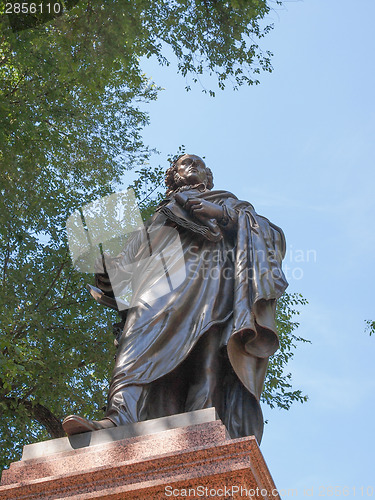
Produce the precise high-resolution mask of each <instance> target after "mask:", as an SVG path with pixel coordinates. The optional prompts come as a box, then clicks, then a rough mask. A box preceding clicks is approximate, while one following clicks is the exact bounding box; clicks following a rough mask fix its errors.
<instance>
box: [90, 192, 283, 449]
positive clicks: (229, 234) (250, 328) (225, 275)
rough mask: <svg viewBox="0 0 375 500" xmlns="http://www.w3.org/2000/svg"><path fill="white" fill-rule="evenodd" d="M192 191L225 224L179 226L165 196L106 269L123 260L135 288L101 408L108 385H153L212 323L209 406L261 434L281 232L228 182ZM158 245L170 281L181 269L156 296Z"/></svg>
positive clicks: (239, 427)
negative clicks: (215, 375) (216, 387)
mask: <svg viewBox="0 0 375 500" xmlns="http://www.w3.org/2000/svg"><path fill="white" fill-rule="evenodd" d="M194 196H195V197H200V198H202V199H204V200H207V201H210V202H212V203H217V204H219V205H221V206H223V207H224V208H225V212H226V213H227V214H228V217H229V224H228V227H225V226H224V227H221V228H220V232H221V235H220V238H216V239H217V241H211V240H209V239H208V238H207V237H205V236H203V235H201V234H198V233H196V232H194V231H192V230H190V229H189V224H188V223H187V224H185V227H181V225H178V224H177V223H176V221H175V220H174V221H171V220H170V218H168V217H167V216H166V215H165V211H164V213H163V207H165V205H166V203H167V202H168V201H170V200H166V202H165V203H162V204H161V206H160V207H159V209H158V210H157V212H156V213H155V215H154V216H153V217H152V219H151V221H150V222H149V223H148V224H147V231H146V233H147V234H146V233H145V232H140V233H139V234H138V235H136V236H135V237H134V238H133V239H132V241H131V242H130V244H129V245H128V247H127V248H126V249H125V250H124V252H123V253H122V255H121V256H120V258H118V259H117V268H115V269H114V271H112V279H113V278H114V276H115V275H116V273H117V274H118V275H120V272H121V269H122V270H123V269H124V268H126V264H128V263H129V262H133V264H134V263H135V266H136V269H137V272H136V273H133V274H132V276H127V275H126V273H125V274H124V273H123V278H120V280H121V279H123V280H124V281H126V280H128V281H129V280H130V281H131V282H132V288H133V297H132V303H131V307H130V309H129V310H128V312H127V318H126V323H125V327H124V330H123V333H122V335H121V336H120V339H119V345H118V351H117V356H116V362H115V367H114V370H113V375H112V381H111V385H110V391H109V397H108V411H107V415H108V416H109V418H110V417H111V411H112V410H111V401H113V400H114V398H115V396H116V394H118V393H119V392H121V391H122V392H123V393H124V391H125V394H126V389H127V388H129V389H131V388H132V387H133V388H134V387H138V388H146V389H148V390H149V391H150V390H151V391H152V384H153V383H154V382H155V381H158V380H162V378H163V377H164V376H166V375H167V374H171V373H172V374H173V372H174V370H175V369H176V368H177V367H178V366H180V365H181V363H183V362H184V360H186V359H188V357H189V355H190V354H191V352H192V351H193V349H194V347H195V346H196V345H197V343H198V342H199V339H201V338H202V336H204V335H205V334H206V332H208V331H210V329H211V328H212V327H214V326H215V327H216V328H217V332H218V333H217V335H220V343H221V346H222V351H223V358H222V362H223V370H224V378H223V385H222V405H221V407H220V408H217V411H218V413H219V416H220V418H221V419H222V421H223V422H224V424H225V425H226V427H227V429H228V431H229V433H230V435H231V436H232V437H240V436H245V435H249V434H254V435H255V436H256V437H257V439H258V441H259V442H260V439H261V436H262V431H263V417H262V412H261V409H260V405H259V400H260V396H261V391H262V387H263V383H264V378H265V374H266V370H267V363H268V357H269V356H270V355H272V354H273V353H274V352H275V351H276V350H277V349H278V346H279V340H278V335H277V331H276V325H275V308H276V300H277V299H278V298H279V297H280V296H281V295H282V293H283V292H284V290H285V288H286V287H287V282H286V280H285V276H284V274H283V272H282V269H281V262H282V259H283V257H284V254H285V239H284V235H283V232H282V230H281V229H280V228H278V227H277V226H275V225H274V224H272V223H271V222H269V221H268V220H267V219H266V218H264V217H262V216H260V215H258V214H257V213H256V212H255V210H254V208H253V207H252V205H250V204H249V203H247V202H244V201H240V200H238V199H237V198H236V197H235V196H234V195H233V194H231V193H229V192H227V191H209V190H204V191H203V192H198V191H197V192H195V193H194ZM172 198H173V195H172ZM171 227H174V228H176V229H175V230H177V231H178V235H179V239H180V242H181V247H180V248H181V249H182V253H183V259H181V255H180V253H181V252H177V251H176V250H175V248H176V247H175V246H174V245H173V242H172V239H173V232H171V231H169V230H167V229H168V228H171ZM145 234H146V236H147V237H145ZM150 241H151V242H152V250H151V254H150V244H149V243H150ZM160 254H162V255H163V258H164V261H165V263H166V265H167V270H168V274H169V280H170V282H172V283H173V282H174V281H176V280H174V278H176V277H178V276H180V277H181V269H182V268H181V266H184V273H185V274H186V276H185V278H184V279H183V280H182V282H181V283H180V284H179V285H178V286H177V287H175V288H174V287H173V286H172V287H171V288H170V290H169V291H168V293H165V294H164V295H162V296H158V294H154V295H153V292H152V291H153V290H157V289H158V281H160V280H161V279H162V278H163V279H164V280H165V276H163V277H161V276H160V273H158V272H154V270H153V260H154V259H156V258H158V256H159V257H160ZM155 269H156V267H155ZM179 273H180V274H179ZM117 279H119V278H118V277H117ZM98 285H99V286H100V279H99V282H98ZM102 285H103V283H102ZM102 288H103V289H104V288H105V287H104V286H102ZM159 295H160V294H159ZM138 394H140V393H139V392H138ZM124 397H125V407H126V408H127V411H128V412H129V414H130V413H132V414H133V415H132V416H131V417H129V421H132V420H133V421H139V420H142V419H144V414H143V415H142V411H143V410H142V404H143V403H142V404H141V401H140V400H139V401H138V400H137V398H138V396H137V397H136V398H135V400H134V393H133V395H132V393H131V391H129V398H128V399H129V401H128V402H127V401H126V399H127V396H126V395H125V396H124ZM131 399H132V400H131ZM156 416H160V415H154V414H153V410H152V408H148V409H147V418H155V417H156Z"/></svg>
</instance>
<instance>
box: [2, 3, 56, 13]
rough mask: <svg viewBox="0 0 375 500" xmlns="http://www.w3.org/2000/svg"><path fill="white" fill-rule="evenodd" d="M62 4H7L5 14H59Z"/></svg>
mask: <svg viewBox="0 0 375 500" xmlns="http://www.w3.org/2000/svg"><path fill="white" fill-rule="evenodd" d="M60 11H61V4H60V3H59V2H55V3H52V2H51V3H44V2H42V3H17V2H16V3H7V4H6V5H5V14H59V13H60Z"/></svg>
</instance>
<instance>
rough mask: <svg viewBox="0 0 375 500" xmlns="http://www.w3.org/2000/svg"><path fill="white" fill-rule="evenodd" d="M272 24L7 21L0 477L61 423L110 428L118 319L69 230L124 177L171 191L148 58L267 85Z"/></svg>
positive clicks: (189, 12)
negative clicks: (158, 157) (25, 25)
mask: <svg viewBox="0 0 375 500" xmlns="http://www.w3.org/2000/svg"><path fill="white" fill-rule="evenodd" d="M65 3H66V2H65ZM4 5H5V4H4V3H2V4H1V5H0V14H2V13H3V12H4ZM269 10H270V5H269V2H268V1H265V0H250V1H249V0H230V1H228V2H217V1H216V0H195V1H192V0H175V1H173V2H170V1H166V0H134V1H132V2H130V1H121V2H120V1H119V0H105V1H100V2H99V0H90V1H88V0H85V1H83V0H81V1H80V2H78V4H77V5H76V6H74V7H73V8H72V9H71V10H69V12H66V13H64V15H62V16H60V17H58V18H56V19H54V20H52V21H51V22H49V23H45V24H42V25H39V26H38V27H37V28H33V29H28V30H22V31H12V29H11V28H10V26H9V22H8V19H7V17H6V16H1V17H0V40H1V45H0V116H1V122H0V144H1V151H0V192H1V197H0V228H1V230H0V247H1V248H0V279H1V282H2V293H1V296H0V308H1V311H2V316H1V322H0V409H1V410H0V411H1V416H2V418H1V420H0V462H1V463H0V466H1V468H2V467H4V466H5V465H7V464H8V463H9V462H10V461H12V460H15V459H17V458H18V457H19V454H20V451H21V448H22V446H23V445H24V444H26V443H29V442H31V441H34V440H40V439H45V438H47V437H58V436H61V435H62V428H61V419H62V417H63V416H65V415H67V414H68V413H72V412H75V413H79V414H82V415H86V416H90V417H92V418H96V417H100V415H101V408H102V407H103V406H104V404H105V392H106V387H107V381H108V376H109V372H110V370H111V362H110V360H111V357H112V355H113V353H114V347H113V343H112V335H111V333H109V331H110V330H111V328H110V324H111V323H112V322H113V320H114V318H113V316H112V314H111V313H110V312H105V311H104V310H103V309H102V308H100V309H99V306H97V305H96V304H95V303H94V302H93V301H92V300H91V298H90V297H89V296H88V294H87V293H86V291H85V284H86V283H87V282H92V281H93V280H92V276H90V275H88V276H85V275H83V274H80V273H78V272H76V271H75V270H74V269H73V268H72V265H71V261H70V258H69V255H68V252H67V241H66V236H65V229H64V225H65V221H66V219H67V218H68V216H69V215H70V214H71V213H72V212H73V211H74V210H76V209H77V208H78V207H80V206H82V205H84V204H86V203H88V202H90V201H92V200H94V199H97V198H99V197H102V196H105V195H107V194H109V193H111V192H113V190H114V189H115V188H116V185H117V184H118V182H119V181H120V178H121V174H122V172H123V171H124V169H128V168H131V167H133V166H135V165H138V166H139V168H140V170H139V175H140V177H139V181H135V183H134V186H133V187H134V188H135V190H136V192H137V194H138V195H143V198H145V197H147V196H148V195H150V192H152V191H153V189H154V184H155V183H158V182H159V181H160V176H161V170H160V169H155V170H152V169H150V168H148V166H147V165H148V164H147V161H148V157H149V150H148V148H147V147H145V146H144V145H143V143H142V138H141V132H142V128H143V127H144V126H145V125H147V123H148V116H147V114H146V113H145V112H144V111H142V109H143V108H144V104H145V103H147V102H149V101H150V100H152V99H155V98H156V96H157V92H158V88H157V86H156V85H155V84H154V83H153V82H152V81H151V80H150V79H149V78H148V77H146V75H144V74H143V72H142V68H141V63H142V57H151V56H154V57H156V58H157V59H158V61H159V62H160V63H161V64H168V61H167V59H166V56H165V54H166V53H168V51H171V52H172V53H173V54H174V55H175V56H176V58H177V61H178V69H179V72H180V73H181V74H182V75H183V76H184V77H185V78H187V77H188V76H189V75H190V78H191V79H192V81H193V82H194V81H197V79H198V77H199V75H200V74H202V73H203V72H205V71H208V72H209V73H211V74H213V75H216V78H217V82H218V85H219V87H220V88H223V87H224V85H225V84H226V83H227V82H231V84H232V85H233V86H234V87H235V88H236V87H238V86H239V85H241V84H252V83H257V82H258V80H257V78H258V75H259V73H260V71H261V70H265V71H271V69H272V68H271V63H270V53H269V52H265V53H263V52H262V51H261V49H260V48H259V46H258V44H257V42H256V40H258V39H259V38H261V37H263V36H264V35H265V34H266V33H267V32H268V31H269V30H270V29H271V27H270V26H265V27H264V28H263V29H262V28H261V24H262V23H261V22H262V20H263V18H264V17H265V16H266V15H267V13H268V12H269ZM188 86H189V84H187V87H188ZM209 92H210V93H211V94H214V90H212V89H210V90H209ZM155 194H156V192H155ZM153 199H154V198H153ZM155 203H157V199H156V198H155V199H154V201H152V202H151V203H149V199H148V198H147V202H146V200H145V202H144V204H143V206H142V208H143V209H144V214H143V215H144V217H147V214H148V213H150V211H152V209H153V206H154V205H155ZM147 211H148V212H147ZM93 402H94V403H93ZM15 443H17V444H16V446H15Z"/></svg>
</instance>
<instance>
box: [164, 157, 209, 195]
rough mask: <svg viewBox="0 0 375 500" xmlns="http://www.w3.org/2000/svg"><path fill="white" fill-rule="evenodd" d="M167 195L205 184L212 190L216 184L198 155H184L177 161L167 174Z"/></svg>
mask: <svg viewBox="0 0 375 500" xmlns="http://www.w3.org/2000/svg"><path fill="white" fill-rule="evenodd" d="M165 184H166V185H167V188H168V190H167V195H169V194H170V193H172V192H173V191H176V189H178V188H181V187H183V186H195V185H198V184H204V185H205V187H206V188H207V189H212V188H213V185H214V182H213V176H212V172H211V170H210V169H209V168H208V167H206V164H205V163H204V161H203V160H202V158H200V157H199V156H197V155H191V154H183V155H181V156H179V157H178V158H177V160H175V161H174V162H173V163H172V165H171V166H170V167H169V168H168V170H167V172H166V174H165Z"/></svg>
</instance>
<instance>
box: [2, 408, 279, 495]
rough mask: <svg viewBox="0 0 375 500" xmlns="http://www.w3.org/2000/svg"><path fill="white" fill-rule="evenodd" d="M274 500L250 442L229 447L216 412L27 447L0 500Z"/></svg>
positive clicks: (5, 481) (12, 468)
mask: <svg viewBox="0 0 375 500" xmlns="http://www.w3.org/2000/svg"><path fill="white" fill-rule="evenodd" d="M178 497H180V498H191V499H193V498H214V497H219V498H226V499H232V498H263V499H270V500H271V499H273V500H274V499H276V500H277V499H279V496H278V493H277V490H276V487H275V484H274V482H273V480H272V477H271V475H270V473H269V471H268V468H267V465H266V463H265V461H264V458H263V456H262V454H261V452H260V450H259V447H258V444H257V442H256V439H255V438H254V436H249V437H245V438H240V439H230V438H229V437H228V435H227V432H226V429H225V427H224V425H223V424H222V422H221V421H220V420H217V417H216V414H215V410H214V408H208V409H205V410H198V411H195V412H191V413H184V414H181V415H173V416H172V417H164V418H160V419H155V420H149V421H146V422H140V423H137V424H132V425H127V426H122V427H117V428H114V429H106V430H101V431H96V432H92V433H85V434H80V435H77V436H72V437H70V438H60V439H54V440H51V441H45V442H42V443H36V444H33V445H27V446H25V447H24V452H23V455H22V459H21V460H20V461H19V462H14V463H12V464H11V466H10V468H9V469H8V470H5V471H3V475H2V481H1V486H0V498H1V499H3V498H4V499H12V500H13V499H25V500H26V499H27V500H31V499H43V498H45V499H46V498H48V499H59V498H60V499H61V498H69V499H71V500H73V499H74V500H83V499H89V498H96V499H99V498H100V499H121V500H123V499H131V500H138V499H139V500H145V499H167V498H178Z"/></svg>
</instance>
